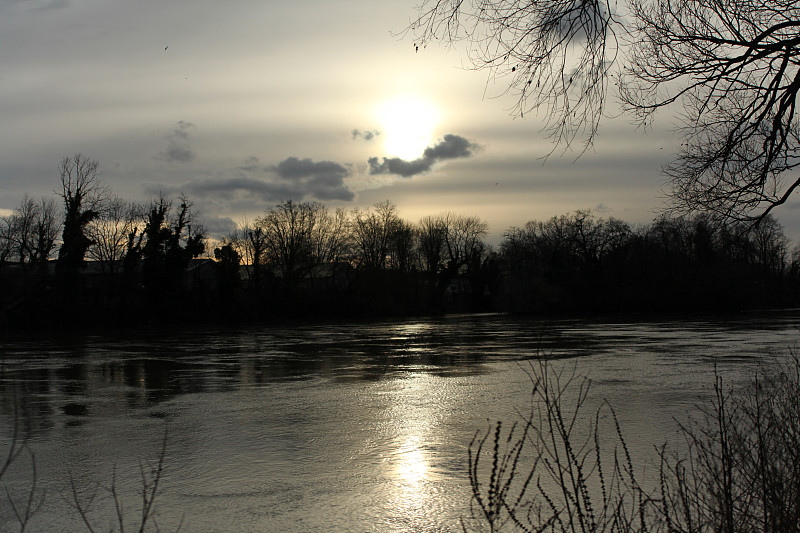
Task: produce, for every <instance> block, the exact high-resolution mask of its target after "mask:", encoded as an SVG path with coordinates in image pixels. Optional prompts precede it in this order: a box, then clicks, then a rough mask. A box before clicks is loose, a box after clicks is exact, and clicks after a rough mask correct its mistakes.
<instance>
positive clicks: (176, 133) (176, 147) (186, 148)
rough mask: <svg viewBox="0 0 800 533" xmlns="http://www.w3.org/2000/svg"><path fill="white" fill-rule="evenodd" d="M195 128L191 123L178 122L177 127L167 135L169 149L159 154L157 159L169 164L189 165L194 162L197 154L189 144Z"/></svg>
mask: <svg viewBox="0 0 800 533" xmlns="http://www.w3.org/2000/svg"><path fill="white" fill-rule="evenodd" d="M194 127H195V125H194V124H192V123H191V122H185V121H183V120H180V121H178V123H177V124H176V125H175V127H174V128H172V129H171V130H170V131H169V133H167V134H166V135H165V138H166V140H167V147H166V148H165V149H164V150H162V151H160V152H159V153H158V156H156V159H161V160H163V161H167V162H169V163H188V162H189V161H191V160H193V159H194V158H195V157H196V156H197V153H196V152H195V151H194V150H192V147H191V145H190V144H189V130H190V129H192V128H194Z"/></svg>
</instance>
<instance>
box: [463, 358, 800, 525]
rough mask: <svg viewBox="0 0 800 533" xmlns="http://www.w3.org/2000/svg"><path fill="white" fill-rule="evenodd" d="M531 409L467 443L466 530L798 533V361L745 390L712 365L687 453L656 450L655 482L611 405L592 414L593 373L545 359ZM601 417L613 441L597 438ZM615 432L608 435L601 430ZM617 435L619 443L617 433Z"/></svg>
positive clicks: (689, 429) (687, 431) (689, 430)
mask: <svg viewBox="0 0 800 533" xmlns="http://www.w3.org/2000/svg"><path fill="white" fill-rule="evenodd" d="M529 375H530V378H531V382H532V385H533V387H532V393H531V409H530V411H529V412H528V413H527V414H525V415H523V416H521V417H520V418H521V419H520V420H519V421H518V422H517V423H516V424H514V425H512V426H511V427H510V428H509V429H506V427H505V426H504V424H503V423H502V422H497V423H496V424H495V425H494V426H493V427H492V428H491V429H490V430H488V431H487V432H485V433H483V434H476V436H475V438H474V439H473V441H472V443H471V445H470V447H469V477H470V485H471V487H472V505H471V513H472V516H471V520H469V521H462V529H463V531H465V532H466V531H490V532H497V531H524V532H559V533H561V532H566V533H577V532H581V533H587V532H597V533H600V532H602V533H606V532H608V533H640V532H641V533H644V532H665V533H684V532H685V533H705V532H709V533H710V532H715V533H717V532H719V533H751V532H764V533H767V532H769V533H773V532H774V533H792V532H798V531H800V359H798V357H797V356H796V355H795V354H794V353H792V354H791V357H790V359H789V361H788V363H776V366H775V367H774V368H769V369H765V370H763V371H760V372H758V373H757V374H756V375H754V377H753V380H752V383H751V384H750V386H749V387H748V388H746V390H730V389H729V388H726V386H725V385H724V383H723V380H722V377H721V376H719V375H718V374H716V372H715V377H716V379H715V383H714V395H713V399H712V400H711V401H710V402H709V403H708V404H707V405H702V406H700V407H698V410H699V411H698V417H697V421H696V422H694V423H690V424H682V425H680V433H681V435H682V436H683V438H684V441H685V442H684V443H682V444H683V445H682V446H681V450H682V451H676V450H670V448H669V447H668V446H667V445H662V446H661V447H659V448H658V452H659V457H660V468H659V475H658V480H657V483H656V484H657V486H656V487H655V488H653V489H646V488H644V487H643V486H642V485H641V484H640V483H639V481H638V479H637V476H636V473H635V470H634V465H633V463H632V460H631V456H630V453H629V452H628V448H627V446H626V444H625V439H624V437H623V433H622V430H621V428H620V425H619V423H618V420H617V417H616V414H615V413H614V410H613V408H612V407H611V406H610V405H608V404H603V405H602V406H601V407H600V408H599V409H597V410H596V411H594V412H589V413H586V410H587V409H586V400H587V396H588V390H589V381H588V380H587V379H585V378H579V377H578V376H576V375H575V371H574V369H573V370H572V371H569V370H567V371H564V370H555V369H554V368H553V367H551V366H550V365H548V363H546V362H544V361H540V362H539V363H538V364H537V363H534V365H533V366H532V367H531V370H530V374H529ZM601 417H602V418H605V419H606V420H610V423H611V424H612V425H613V430H612V431H611V434H612V435H613V438H609V437H605V442H601V441H602V440H603V439H602V438H601V437H600V430H599V428H600V422H601ZM604 434H605V435H608V434H609V433H608V432H606V433H604ZM609 440H611V441H613V442H609Z"/></svg>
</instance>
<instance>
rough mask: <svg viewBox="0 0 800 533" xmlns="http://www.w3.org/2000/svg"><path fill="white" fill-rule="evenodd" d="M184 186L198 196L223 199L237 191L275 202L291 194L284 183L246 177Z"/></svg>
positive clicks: (212, 180) (209, 180)
mask: <svg viewBox="0 0 800 533" xmlns="http://www.w3.org/2000/svg"><path fill="white" fill-rule="evenodd" d="M185 188H186V189H187V190H188V191H189V192H190V193H191V194H193V195H197V196H199V197H206V196H215V197H217V198H222V199H225V200H232V199H233V198H234V197H235V196H236V194H237V193H244V194H247V195H251V196H256V197H258V198H260V199H262V200H264V201H266V202H275V201H280V200H283V199H285V198H289V197H291V196H292V194H293V191H292V189H291V188H290V187H288V186H286V185H283V184H280V185H279V184H275V183H270V182H268V181H264V180H261V179H257V178H247V177H236V178H227V179H219V180H218V179H207V180H201V181H193V182H190V183H188V184H187V185H186V187H185Z"/></svg>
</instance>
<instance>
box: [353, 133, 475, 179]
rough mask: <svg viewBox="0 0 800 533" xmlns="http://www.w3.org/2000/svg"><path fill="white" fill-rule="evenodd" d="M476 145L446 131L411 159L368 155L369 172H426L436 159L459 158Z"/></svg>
mask: <svg viewBox="0 0 800 533" xmlns="http://www.w3.org/2000/svg"><path fill="white" fill-rule="evenodd" d="M477 149H478V146H477V145H476V144H474V143H472V142H470V141H468V140H467V139H465V138H464V137H461V136H460V135H454V134H452V133H448V134H447V135H445V136H444V138H443V139H442V140H441V141H440V142H439V143H438V144H435V145H434V146H429V147H427V148H426V149H425V151H424V152H423V153H422V157H420V158H418V159H415V160H413V161H406V160H405V159H400V158H399V157H392V158H386V157H384V158H383V161H382V162H379V161H378V158H377V157H370V158H369V160H368V163H369V173H370V174H373V175H375V174H395V175H397V176H402V177H404V178H409V177H411V176H416V175H417V174H423V173H425V172H428V171H429V170H430V169H431V168H433V165H434V164H436V163H437V162H438V161H443V160H447V159H461V158H466V157H470V156H472V154H473V153H474V151H475V150H477Z"/></svg>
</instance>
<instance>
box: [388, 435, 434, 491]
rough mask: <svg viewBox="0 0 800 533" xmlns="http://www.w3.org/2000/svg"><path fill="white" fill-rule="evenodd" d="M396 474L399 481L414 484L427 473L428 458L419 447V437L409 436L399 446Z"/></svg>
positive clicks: (421, 479)
mask: <svg viewBox="0 0 800 533" xmlns="http://www.w3.org/2000/svg"><path fill="white" fill-rule="evenodd" d="M395 472H396V474H397V478H398V480H399V481H401V482H402V483H407V484H412V485H413V484H416V483H420V482H421V481H423V480H425V478H426V477H427V474H428V460H427V458H426V457H425V454H424V453H423V451H422V450H421V449H420V447H419V437H409V438H407V439H406V441H405V442H404V443H403V445H402V446H401V447H400V452H399V457H398V462H397V468H396V471H395Z"/></svg>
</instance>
